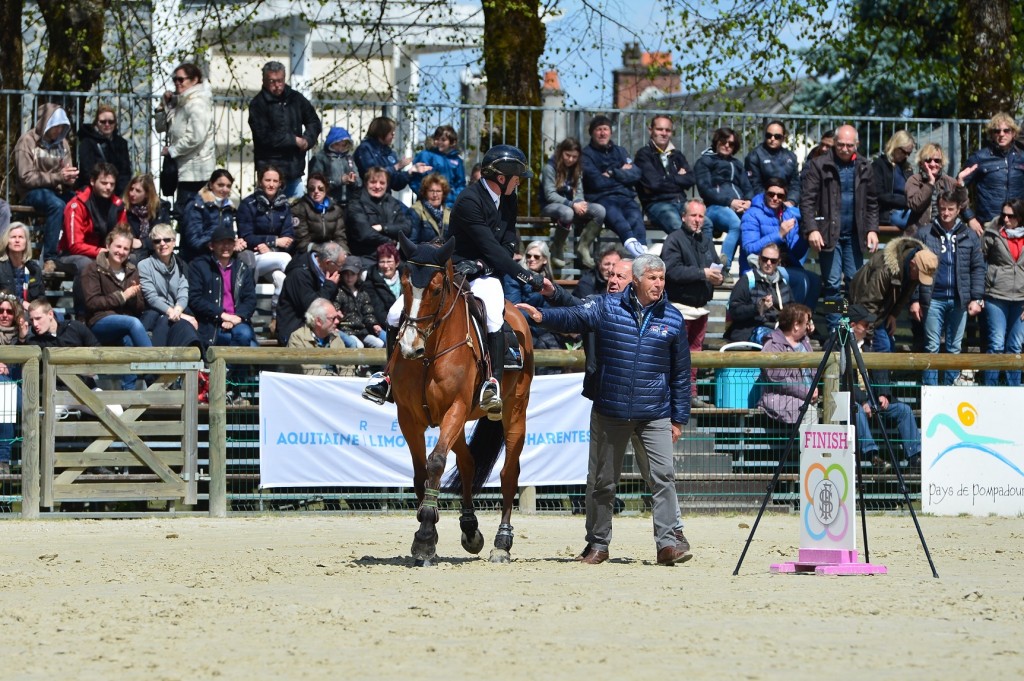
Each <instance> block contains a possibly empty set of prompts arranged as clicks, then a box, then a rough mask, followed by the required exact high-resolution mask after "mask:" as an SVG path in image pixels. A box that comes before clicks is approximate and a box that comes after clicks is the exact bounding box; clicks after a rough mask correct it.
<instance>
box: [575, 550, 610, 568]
mask: <svg viewBox="0 0 1024 681" xmlns="http://www.w3.org/2000/svg"><path fill="white" fill-rule="evenodd" d="M606 560H608V552H607V551H598V550H597V549H590V551H589V552H587V555H585V556H583V559H582V560H580V562H581V563H586V564H587V565H600V564H601V563H603V562H605V561H606Z"/></svg>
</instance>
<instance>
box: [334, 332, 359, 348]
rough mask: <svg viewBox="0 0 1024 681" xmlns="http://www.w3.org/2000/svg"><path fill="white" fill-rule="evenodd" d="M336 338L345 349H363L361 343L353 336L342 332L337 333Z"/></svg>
mask: <svg viewBox="0 0 1024 681" xmlns="http://www.w3.org/2000/svg"><path fill="white" fill-rule="evenodd" d="M338 338H340V339H341V342H342V343H344V344H345V347H346V348H361V347H363V343H362V341H360V340H359V339H358V338H356V337H355V336H353V335H352V334H350V333H345V332H344V331H339V332H338Z"/></svg>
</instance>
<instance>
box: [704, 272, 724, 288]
mask: <svg viewBox="0 0 1024 681" xmlns="http://www.w3.org/2000/svg"><path fill="white" fill-rule="evenodd" d="M704 278H705V279H706V280H707V282H708V283H709V284H711V285H713V286H718V285H719V284H721V283H722V282H723V281H725V277H724V276H722V270H716V269H712V268H710V267H705V268H704Z"/></svg>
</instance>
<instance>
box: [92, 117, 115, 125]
mask: <svg viewBox="0 0 1024 681" xmlns="http://www.w3.org/2000/svg"><path fill="white" fill-rule="evenodd" d="M96 123H97V124H98V125H113V124H114V123H117V121H116V120H115V119H113V118H100V119H98V120H97V121H96Z"/></svg>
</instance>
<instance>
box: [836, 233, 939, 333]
mask: <svg viewBox="0 0 1024 681" xmlns="http://www.w3.org/2000/svg"><path fill="white" fill-rule="evenodd" d="M938 266H939V259H938V257H936V255H935V254H934V253H932V252H931V251H930V250H928V247H927V246H925V245H924V242H923V241H920V240H919V239H914V238H913V237H909V236H901V237H897V238H895V239H893V240H892V241H890V242H889V243H888V244H886V246H885V248H883V249H881V250H879V251H876V252H875V253H874V254H873V255H872V256H871V258H870V259H869V260H868V261H867V262H866V263H865V264H864V266H863V267H861V268H860V269H859V270H858V271H857V274H856V275H854V277H853V280H852V281H851V282H850V303H852V304H856V305H863V306H864V308H865V309H867V311H868V312H870V313H871V315H872V316H873V317H874V321H873V322H872V323H873V324H874V326H875V333H874V337H873V339H872V344H871V350H872V352H892V351H893V348H894V346H895V341H894V339H893V334H894V333H895V332H896V317H898V316H899V315H900V313H901V312H903V310H905V309H907V307H909V305H910V303H911V301H912V300H916V299H917V288H918V284H922V285H924V286H930V285H931V284H932V283H933V282H934V277H935V270H936V269H937V268H938ZM836 316H837V317H838V316H839V315H838V313H837V314H836Z"/></svg>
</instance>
